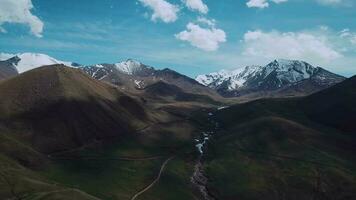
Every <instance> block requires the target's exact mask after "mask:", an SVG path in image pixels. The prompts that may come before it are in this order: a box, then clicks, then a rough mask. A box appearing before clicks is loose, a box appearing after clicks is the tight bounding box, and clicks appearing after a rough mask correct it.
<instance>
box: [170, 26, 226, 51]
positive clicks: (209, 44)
mask: <svg viewBox="0 0 356 200" xmlns="http://www.w3.org/2000/svg"><path fill="white" fill-rule="evenodd" d="M175 36H176V38H177V39H179V40H182V41H187V42H189V43H190V44H191V45H193V46H195V47H197V48H199V49H202V50H204V51H216V50H217V49H218V48H219V45H220V43H223V42H226V34H225V32H224V31H223V30H221V29H217V28H215V27H210V28H202V27H200V26H199V25H197V24H194V23H189V24H188V25H187V30H185V31H182V32H180V33H178V34H176V35H175Z"/></svg>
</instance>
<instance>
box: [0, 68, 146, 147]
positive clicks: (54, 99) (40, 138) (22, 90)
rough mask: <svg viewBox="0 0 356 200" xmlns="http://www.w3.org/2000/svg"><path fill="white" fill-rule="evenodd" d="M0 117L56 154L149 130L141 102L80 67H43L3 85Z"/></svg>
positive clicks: (31, 141) (24, 135) (22, 134)
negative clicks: (102, 81) (82, 70)
mask: <svg viewBox="0 0 356 200" xmlns="http://www.w3.org/2000/svg"><path fill="white" fill-rule="evenodd" d="M0 94H1V95H0V113H1V114H0V119H1V121H2V122H3V123H2V125H3V126H4V127H8V128H11V130H19V136H20V137H22V138H26V140H27V141H28V142H30V143H31V145H32V146H34V147H35V148H36V149H37V150H39V151H41V152H47V153H52V152H54V151H61V150H65V149H69V148H74V147H79V146H81V145H85V144H88V143H90V142H92V141H94V140H102V139H107V138H115V137H119V136H122V135H124V134H128V133H129V132H132V131H134V130H135V129H139V128H141V127H144V126H146V125H147V123H148V122H149V120H150V118H149V116H148V115H147V114H146V111H145V108H144V107H143V106H142V105H141V104H140V102H139V101H137V100H135V99H134V98H132V97H130V96H128V95H125V94H124V93H122V92H120V91H119V90H118V89H116V88H115V87H113V86H110V85H108V84H105V83H101V82H99V81H97V80H94V79H92V78H90V77H89V76H87V75H86V74H84V73H83V72H81V71H80V70H77V69H72V68H68V67H64V66H61V65H55V66H46V67H41V68H38V69H35V70H32V71H30V72H27V73H24V74H21V75H19V76H17V77H15V78H12V79H9V80H7V81H5V82H3V83H1V84H0Z"/></svg>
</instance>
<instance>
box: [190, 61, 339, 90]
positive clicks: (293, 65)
mask: <svg viewBox="0 0 356 200" xmlns="http://www.w3.org/2000/svg"><path fill="white" fill-rule="evenodd" d="M196 80H197V81H198V82H199V83H201V84H203V85H206V86H208V87H210V88H212V89H215V90H216V91H218V92H219V93H220V94H221V95H222V96H225V97H238V96H243V95H248V94H252V93H259V92H261V91H263V92H264V93H266V92H269V93H272V94H279V96H286V95H296V96H298V95H308V94H311V93H314V92H317V91H320V90H323V89H325V88H328V87H330V86H332V85H335V84H336V83H339V82H342V81H343V80H345V77H343V76H340V75H337V74H334V73H332V72H329V71H327V70H325V69H323V68H321V67H314V66H312V65H310V64H308V63H306V62H303V61H298V60H283V59H280V60H274V61H273V62H271V63H269V64H267V65H266V66H247V67H245V68H240V69H237V70H234V71H226V70H222V71H220V72H215V73H211V74H207V75H199V76H197V78H196Z"/></svg>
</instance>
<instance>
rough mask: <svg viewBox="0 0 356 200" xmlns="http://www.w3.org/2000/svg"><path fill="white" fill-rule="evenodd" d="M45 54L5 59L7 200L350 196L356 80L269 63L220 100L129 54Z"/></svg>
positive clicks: (1, 184) (2, 162)
mask: <svg viewBox="0 0 356 200" xmlns="http://www.w3.org/2000/svg"><path fill="white" fill-rule="evenodd" d="M42 56H43V55H42ZM42 56H41V55H37V56H33V55H32V56H31V55H28V54H26V56H21V55H19V56H17V57H14V58H10V59H8V60H6V61H1V63H0V68H1V69H4V71H6V72H9V69H13V70H15V72H16V73H13V74H11V73H10V74H9V76H7V77H5V76H4V79H3V80H1V81H0V150H1V151H0V197H1V198H3V199H16V200H17V199H29V200H30V199H33V200H35V199H36V200H47V199H58V200H61V199H78V200H81V199H83V200H84V199H85V200H87V199H88V200H92V199H97V200H99V199H102V200H104V199H105V200H125V199H127V200H130V199H131V200H133V199H135V200H140V199H144V200H157V199H162V200H163V199H164V200H165V199H169V200H171V199H172V200H175V199H177V200H181V199H187V200H189V199H191V200H196V199H201V200H220V199H222V200H230V199H231V200H233V199H256V200H257V199H262V198H263V199H353V198H355V194H354V192H353V191H355V188H356V160H355V158H354V156H353V154H354V152H355V146H356V144H355V141H356V140H355V139H356V138H355V135H354V134H353V133H354V132H355V131H356V129H355V128H356V127H355V124H354V121H356V110H355V101H354V99H355V98H356V96H355V95H356V93H355V92H356V91H355V88H356V87H355V86H356V82H355V80H356V79H355V77H351V78H348V79H346V78H344V77H341V76H338V75H334V74H331V73H329V72H325V71H323V70H322V69H319V68H313V67H312V66H309V65H308V64H307V63H304V62H295V61H290V62H287V61H284V63H282V64H281V63H278V62H277V63H276V62H272V63H274V64H269V65H268V66H269V67H265V68H262V72H256V73H255V77H253V76H252V75H251V74H250V75H248V77H249V80H255V79H256V80H257V79H258V80H259V81H262V82H263V85H262V84H260V86H258V87H257V86H256V87H255V86H252V85H253V83H252V82H251V83H248V84H251V85H246V87H247V86H248V87H250V86H251V88H252V87H255V88H253V90H251V91H249V92H246V94H244V92H242V93H239V95H238V96H234V97H231V98H227V97H222V96H220V93H219V90H218V89H216V88H211V87H207V86H205V85H203V84H201V83H199V82H198V81H196V80H194V79H192V78H190V77H187V76H184V75H182V74H179V73H177V72H175V71H173V70H170V69H163V70H157V69H155V68H153V67H149V66H147V65H144V64H142V63H139V62H137V61H133V60H127V61H124V62H120V63H116V64H100V65H93V66H81V67H80V65H78V64H75V65H73V64H71V66H67V65H68V62H62V61H58V60H56V59H50V58H48V57H45V58H46V59H44V58H43V59H40V60H39V61H36V59H35V58H37V57H42ZM28 58H31V59H30V60H31V62H25V61H24V60H22V61H21V59H28ZM19 59H20V60H19ZM33 59H35V61H34V60H33ZM48 60H50V63H48V64H51V65H44V66H39V67H36V68H34V69H31V70H29V71H26V72H21V71H19V70H17V68H16V67H17V66H18V63H21V67H22V68H27V67H28V66H26V63H30V64H31V63H39V62H42V61H44V62H46V63H47V62H49V61H48ZM52 62H55V63H52ZM56 62H58V63H56ZM286 62H287V64H286ZM16 63H17V64H16ZM66 63H67V65H65V64H66ZM290 63H293V64H292V65H290ZM299 64H300V65H299ZM31 65H32V64H31ZM31 65H29V67H31ZM305 67H306V69H308V70H306V71H308V74H309V73H311V74H309V75H308V77H307V75H306V74H304V75H300V76H297V79H298V80H296V81H295V82H284V81H283V80H287V79H288V80H290V72H291V71H293V70H296V69H299V68H303V69H304V68H305ZM286 68H287V69H288V70H286ZM270 69H274V70H271V71H270V72H269V74H266V73H267V72H266V71H268V70H270ZM297 71H300V73H301V71H303V70H297ZM291 73H292V72H291ZM293 73H294V72H293ZM293 73H292V74H293ZM296 73H299V72H296ZM4 74H8V73H4ZM252 74H254V73H252ZM276 74H277V75H276ZM286 74H287V75H286ZM282 75H285V77H283V76H282ZM324 75H325V76H324ZM321 76H323V77H324V79H320V78H316V77H321ZM262 77H265V78H262ZM276 77H277V78H276ZM293 77H294V76H293ZM301 77H306V78H305V79H304V78H301ZM311 77H314V79H313V78H311ZM284 78H285V79H284ZM278 80H279V81H280V82H278ZM315 80H317V82H318V84H317V85H314V86H315V87H314V86H313V87H308V88H307V90H308V92H306V93H304V92H305V91H306V90H303V91H300V92H295V91H297V90H296V88H302V89H305V88H306V85H308V86H310V85H313V84H314V83H316V82H313V81H315ZM320 80H323V81H324V82H320ZM276 81H277V82H276ZM247 82H249V81H248V80H247ZM247 82H246V83H247ZM282 83H283V84H285V85H284V86H283V87H282V86H281V87H277V88H275V86H276V84H277V85H278V84H282ZM321 85H322V87H321ZM259 87H261V88H259ZM266 87H269V89H266ZM251 88H250V89H251ZM267 90H268V92H266V93H264V92H263V91H267ZM281 91H284V92H283V93H281ZM285 91H288V92H285ZM287 93H288V95H286V94H287ZM272 94H273V95H272ZM289 94H292V95H289ZM340 97H341V98H340Z"/></svg>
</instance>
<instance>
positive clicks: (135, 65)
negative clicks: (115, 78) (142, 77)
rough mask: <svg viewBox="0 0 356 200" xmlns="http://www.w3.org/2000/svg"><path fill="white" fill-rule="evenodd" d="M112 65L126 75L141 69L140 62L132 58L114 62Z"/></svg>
mask: <svg viewBox="0 0 356 200" xmlns="http://www.w3.org/2000/svg"><path fill="white" fill-rule="evenodd" d="M114 65H115V67H116V68H117V69H118V70H119V71H121V72H122V73H125V74H128V75H133V74H134V73H135V72H137V71H139V70H141V69H142V63H140V62H138V61H135V60H132V59H128V60H126V61H123V62H120V63H115V64H114Z"/></svg>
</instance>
